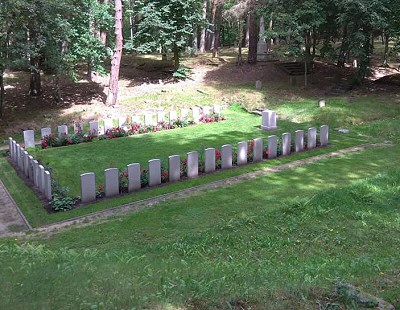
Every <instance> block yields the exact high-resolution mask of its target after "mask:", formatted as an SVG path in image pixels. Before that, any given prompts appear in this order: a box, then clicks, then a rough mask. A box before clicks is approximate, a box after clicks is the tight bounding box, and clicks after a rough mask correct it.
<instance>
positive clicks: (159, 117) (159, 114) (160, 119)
mask: <svg viewBox="0 0 400 310" xmlns="http://www.w3.org/2000/svg"><path fill="white" fill-rule="evenodd" d="M164 121H165V112H164V111H158V112H157V122H158V123H161V122H164Z"/></svg>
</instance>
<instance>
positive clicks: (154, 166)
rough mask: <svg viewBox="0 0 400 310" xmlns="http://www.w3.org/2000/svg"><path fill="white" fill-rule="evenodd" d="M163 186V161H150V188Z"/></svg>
mask: <svg viewBox="0 0 400 310" xmlns="http://www.w3.org/2000/svg"><path fill="white" fill-rule="evenodd" d="M160 184H161V160H159V159H152V160H149V186H156V185H160Z"/></svg>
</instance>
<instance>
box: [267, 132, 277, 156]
mask: <svg viewBox="0 0 400 310" xmlns="http://www.w3.org/2000/svg"><path fill="white" fill-rule="evenodd" d="M268 152H269V153H268V158H270V159H272V158H276V157H277V156H278V137H277V136H269V137H268Z"/></svg>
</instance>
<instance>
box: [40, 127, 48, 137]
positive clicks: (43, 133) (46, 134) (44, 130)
mask: <svg viewBox="0 0 400 310" xmlns="http://www.w3.org/2000/svg"><path fill="white" fill-rule="evenodd" d="M40 135H41V137H42V139H43V138H44V137H46V136H50V135H51V128H50V127H46V128H42V129H40Z"/></svg>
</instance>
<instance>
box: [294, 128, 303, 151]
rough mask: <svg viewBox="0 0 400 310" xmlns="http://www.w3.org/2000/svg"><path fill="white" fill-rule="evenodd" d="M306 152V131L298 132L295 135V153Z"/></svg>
mask: <svg viewBox="0 0 400 310" xmlns="http://www.w3.org/2000/svg"><path fill="white" fill-rule="evenodd" d="M303 150H304V130H296V133H295V152H296V153H298V152H302V151H303Z"/></svg>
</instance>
